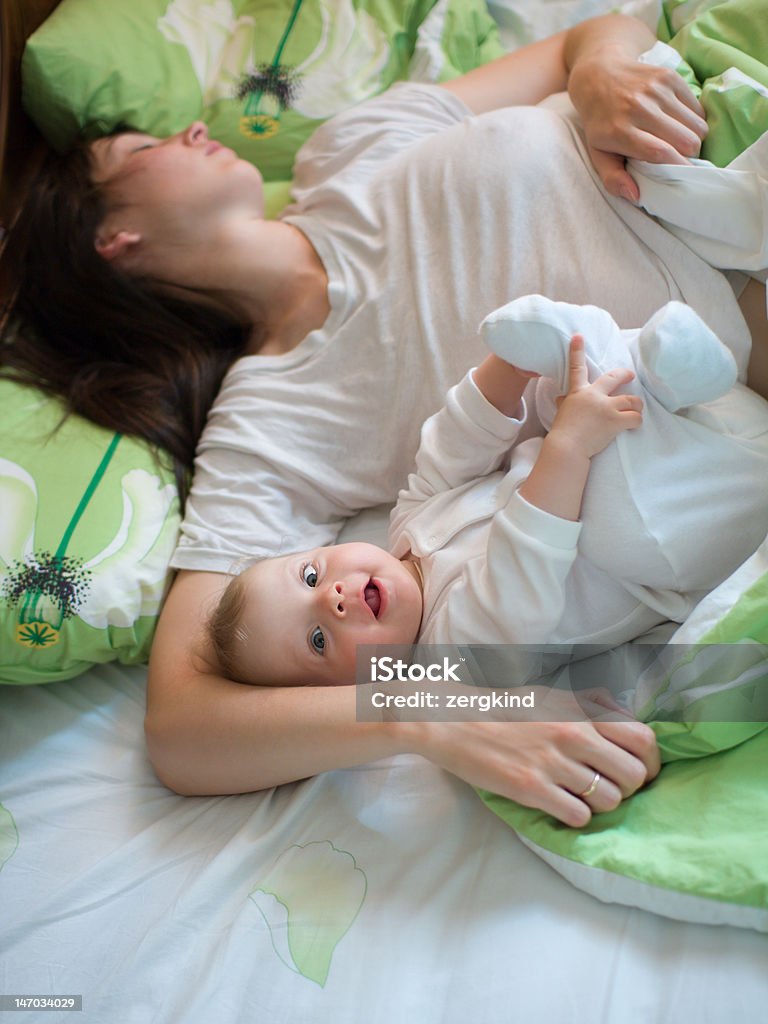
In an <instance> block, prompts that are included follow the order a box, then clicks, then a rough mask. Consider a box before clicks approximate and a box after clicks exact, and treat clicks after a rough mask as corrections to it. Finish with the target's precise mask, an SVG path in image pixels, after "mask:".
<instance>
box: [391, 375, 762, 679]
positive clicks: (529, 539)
mask: <svg viewBox="0 0 768 1024" xmlns="http://www.w3.org/2000/svg"><path fill="white" fill-rule="evenodd" d="M738 400H739V396H738V392H736V393H735V401H737V402H738ZM665 415H666V418H667V420H668V421H669V424H668V425H669V431H670V433H669V440H670V446H671V447H674V442H675V438H674V431H675V424H676V422H678V421H679V423H680V425H681V429H682V430H684V431H685V432H686V443H687V444H689V445H690V429H691V425H690V423H689V422H688V421H687V420H685V419H683V418H682V417H677V416H674V415H672V414H668V413H667V414H665ZM527 417H528V412H527V409H526V407H525V404H524V403H522V404H521V411H520V418H519V419H510V418H508V417H506V416H504V415H503V414H502V413H500V412H499V411H498V410H497V409H496V408H494V407H493V406H492V405H491V404H490V403H489V402H487V401H486V399H485V398H484V397H483V395H482V394H481V393H480V391H479V390H478V389H477V387H476V386H475V384H474V381H473V380H472V377H471V374H468V375H467V376H466V377H465V378H464V379H463V380H462V381H461V383H460V384H458V385H457V386H456V387H454V388H453V389H452V390H451V391H450V392H449V394H448V398H447V401H446V404H445V406H444V407H443V409H441V410H440V411H439V412H438V413H437V414H435V415H434V416H432V417H431V418H430V419H429V420H428V421H427V422H426V423H425V425H424V428H423V430H422V436H421V446H420V448H419V451H418V454H417V457H416V470H415V472H414V473H412V474H411V475H410V477H409V480H408V486H407V488H406V489H405V490H403V491H401V492H400V496H399V499H398V502H397V506H396V508H395V509H394V511H393V513H392V519H391V524H390V542H391V546H392V551H393V553H394V554H395V555H396V556H397V557H403V556H404V555H405V554H406V553H407V552H408V551H409V550H410V551H412V552H413V554H414V555H416V556H417V557H418V558H419V559H420V560H421V568H422V573H423V577H424V615H423V619H422V627H421V631H420V635H419V640H420V642H421V643H425V644H438V643H440V644H525V645H533V644H536V645H541V644H548V645H564V646H565V647H568V646H569V645H575V644H584V645H594V646H593V647H592V650H591V651H590V653H597V651H598V650H600V649H609V648H612V647H615V646H617V645H618V644H621V643H624V642H626V641H628V640H632V639H635V638H637V637H638V636H641V635H642V634H643V633H645V632H647V631H648V630H650V629H651V628H652V627H654V626H656V625H658V624H659V623H661V622H664V621H667V620H672V621H677V622H681V621H683V620H684V619H685V618H686V616H687V615H688V614H689V613H690V611H691V610H692V609H693V607H694V606H695V604H696V603H697V602H698V600H700V599H701V597H702V596H703V594H704V593H705V592H706V590H708V589H709V588H710V587H711V586H714V585H715V584H716V581H715V580H713V578H712V570H711V568H710V567H711V564H712V556H711V553H712V552H713V551H716V550H717V547H718V542H719V538H720V536H721V535H722V532H723V530H724V529H727V530H729V531H734V533H735V534H736V535H738V531H739V530H740V529H741V528H742V526H744V525H746V524H748V523H749V524H751V525H752V526H754V520H755V518H756V517H758V516H762V517H763V520H764V519H765V513H764V512H763V511H762V510H761V509H760V507H759V504H760V502H763V499H764V495H762V494H761V495H758V496H756V497H753V496H752V495H751V494H748V495H744V494H742V495H741V497H740V498H739V499H738V500H736V501H733V500H732V499H731V500H730V501H729V502H723V501H718V500H717V499H718V497H719V496H721V495H723V494H724V495H726V496H728V495H729V488H728V481H727V479H725V480H722V481H721V480H720V479H719V477H718V476H717V475H715V474H712V475H711V479H712V484H711V491H712V498H713V500H712V502H711V503H704V504H702V506H701V508H700V510H699V517H698V519H699V522H698V524H697V527H698V529H697V531H696V535H697V537H698V545H697V546H698V549H699V552H700V557H699V561H698V564H700V566H701V571H700V574H699V575H700V580H701V582H702V588H701V589H693V590H689V591H687V592H682V591H676V590H664V589H662V588H654V587H653V581H652V580H648V584H649V585H648V586H642V585H641V586H638V585H637V584H636V582H634V583H627V582H625V581H623V580H620V579H617V578H614V577H613V576H611V574H610V572H609V571H607V568H606V567H609V566H610V557H607V558H606V560H605V564H604V566H603V567H602V568H601V567H598V566H597V565H596V564H595V562H594V560H590V559H588V558H587V557H585V555H584V554H583V553H582V551H581V544H580V540H581V539H583V531H584V530H585V529H586V528H588V524H582V523H580V522H572V521H569V520H565V519H561V518H559V517H557V516H554V515H551V514H549V513H548V512H545V511H543V510H541V509H539V508H536V507H534V506H533V505H531V504H529V503H528V502H526V501H525V499H523V498H522V497H521V496H520V494H519V493H518V488H519V487H520V485H521V484H522V482H523V481H524V480H525V479H526V477H527V476H528V474H529V473H530V470H531V468H532V467H533V464H534V462H535V460H536V458H537V456H538V453H539V451H540V449H541V444H542V438H541V437H534V438H529V439H528V440H524V441H522V442H521V443H519V444H518V443H516V442H517V441H518V438H519V437H520V435H521V432H522V431H523V429H524V424H525V423H526V420H527ZM640 429H641V430H642V428H640ZM701 429H702V430H704V431H705V434H704V435H702V439H703V443H702V445H701V446H700V449H701V451H700V453H699V454H700V455H702V456H705V455H706V451H707V447H708V446H707V440H706V436H707V434H708V435H709V436H710V437H712V436H714V433H715V432H717V433H719V430H716V431H714V432H713V431H712V430H709V429H708V428H706V427H702V428H701ZM638 433H639V432H638ZM732 447H733V450H732V452H731V455H732V459H731V461H732V463H733V466H734V471H735V472H737V473H738V472H739V469H738V466H737V464H738V463H739V462H740V461H743V459H752V458H753V457H754V453H753V452H752V451H751V448H750V446H747V447H745V446H744V445H743V443H742V442H741V441H740V440H734V443H733V446H732ZM762 447H763V448H765V444H763V445H762ZM596 458H598V459H599V458H600V456H597V457H596ZM640 458H642V448H641V447H638V458H637V459H636V460H635V463H636V464H635V465H634V467H633V469H634V473H633V476H632V480H633V481H635V482H636V481H638V480H640V479H642V478H643V474H642V466H641V465H638V464H637V463H638V460H639V459H640ZM653 458H654V460H655V465H649V467H648V470H649V473H650V472H656V473H658V460H657V457H656V453H655V452H654V453H653ZM691 458H692V459H693V454H692V456H691ZM593 461H594V460H593ZM725 472H726V474H727V467H726V470H725ZM625 483H626V487H627V489H626V492H625V498H626V503H627V509H628V510H629V507H630V505H633V496H632V494H631V493H630V492H629V486H630V485H629V481H625ZM589 487H590V483H589V482H588V484H587V488H589ZM615 497H616V495H615V494H614V495H612V499H613V500H614V501H615ZM596 502H599V496H598V495H595V494H592V495H591V505H592V506H593V507H594V506H595V504H596ZM726 505H727V507H726ZM734 516H735V518H734ZM672 526H673V527H674V524H672ZM690 526H691V521H690V510H688V515H687V516H686V517H685V519H684V521H683V518H682V517H681V529H684V530H685V531H686V533H687V532H688V531H689V529H690ZM600 530H601V532H602V538H601V539H602V543H603V546H604V549H605V551H606V552H607V553H608V554H610V551H611V545H612V543H613V539H612V537H611V535H610V521H609V522H608V523H606V522H605V521H603V522H602V523H601V525H600ZM617 531H619V532H620V533H621V534H622V535H623V531H624V525H623V523H620V522H617ZM667 536H668V538H669V541H670V543H671V544H673V545H674V543H675V536H674V528H672V529H671V531H670V529H668V530H667ZM649 544H653V545H655V544H656V540H655V539H654V538H653V537H652V536H651V535H650V534H644V535H642V536H638V537H637V538H636V545H635V549H634V553H635V560H636V564H637V569H636V572H635V574H634V575H635V580H637V579H638V578H639V579H642V578H643V575H642V573H643V566H644V565H646V564H648V565H651V564H653V563H654V558H652V557H651V555H652V554H655V552H650V550H649V547H648V545H649ZM747 555H748V551H747V552H746V553H742V554H741V555H739V554H737V553H735V554H734V555H733V557H734V558H735V562H734V564H733V565H731V566H722V567H720V566H719V567H718V569H717V573H718V574H719V573H720V572H722V571H725V572H726V574H727V572H728V571H732V570H733V569H735V568H736V567H737V566H738V564H739V561H740V560H741V559H743V558H744V557H747ZM624 564H625V565H626V559H625V560H624ZM705 581H706V585H704V582H705ZM562 660H563V661H565V660H568V656H567V655H564V657H563V659H562ZM517 664H518V667H519V676H518V680H517V681H518V682H520V683H523V682H526V681H527V680H529V679H531V678H534V677H535V676H536V675H538V674H539V669H538V666H539V664H540V663H539V661H537V660H536V659H534V658H533V655H532V654H530V653H529V652H525V651H521V652H520V653H519V657H518V659H517Z"/></svg>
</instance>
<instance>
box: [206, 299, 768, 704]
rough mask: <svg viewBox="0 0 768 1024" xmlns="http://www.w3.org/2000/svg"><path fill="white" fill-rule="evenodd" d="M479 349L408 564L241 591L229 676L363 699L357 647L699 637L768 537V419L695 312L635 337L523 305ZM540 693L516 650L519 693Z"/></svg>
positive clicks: (313, 575) (366, 557) (414, 510)
mask: <svg viewBox="0 0 768 1024" xmlns="http://www.w3.org/2000/svg"><path fill="white" fill-rule="evenodd" d="M481 331H482V333H483V336H484V338H485V340H486V342H487V344H488V346H489V348H490V349H491V350H492V353H493V354H491V355H489V356H488V357H487V358H486V359H485V360H484V361H483V363H482V364H481V365H480V366H479V367H477V368H476V369H474V370H473V371H470V373H469V374H467V376H466V377H465V378H464V379H463V380H462V381H461V382H460V383H459V384H458V385H457V386H456V387H454V388H452V389H451V391H450V392H449V394H448V396H447V401H446V405H445V406H444V407H443V409H441V410H440V411H439V412H438V413H437V414H436V415H435V416H432V417H431V418H430V419H429V420H427V422H426V423H425V424H424V427H423V430H422V435H421V444H420V447H419V451H418V453H417V456H416V469H415V472H414V473H412V474H411V476H410V477H409V480H408V486H407V488H406V489H405V490H403V491H401V493H400V495H399V498H398V502H397V505H396V507H395V509H394V511H393V513H392V518H391V524H390V542H391V553H388V552H386V551H384V550H383V549H381V548H379V547H377V546H375V545H372V544H363V543H351V544H340V545H336V546H329V547H323V548H317V549H315V550H312V551H308V552H304V553H301V554H290V555H286V556H282V557H279V558H274V559H265V560H262V561H259V562H257V563H256V564H253V565H251V566H250V567H249V568H247V569H245V570H244V571H243V572H242V573H241V574H240V575H238V576H235V577H234V578H233V580H232V581H231V582H230V584H229V585H228V587H227V588H226V590H225V592H224V594H223V596H222V598H221V600H220V602H219V605H218V607H217V608H216V610H215V611H214V613H213V615H212V617H211V620H210V623H209V633H210V636H209V639H210V643H211V646H212V648H213V651H214V653H215V656H216V658H217V660H218V662H219V666H220V668H221V669H222V671H223V672H224V673H225V674H226V675H228V676H230V677H231V678H233V679H236V680H239V681H241V682H248V683H258V684H264V685H281V684H282V685H301V684H314V685H329V684H336V683H352V682H354V681H355V662H356V649H357V646H358V645H360V644H366V645H383V644H398V645H403V644H408V645H409V644H412V643H414V642H415V641H416V640H417V639H418V640H419V642H420V643H449V644H481V643H482V644H487V643H494V644H500V643H503V644H519V645H523V644H524V645H536V644H539V645H544V644H552V645H571V644H584V645H590V653H595V652H596V651H597V650H598V649H609V648H613V647H615V646H617V645H619V644H621V643H623V642H625V641H628V640H632V639H635V638H637V637H638V636H640V635H642V634H644V633H646V632H647V631H648V630H649V629H651V628H653V627H654V626H656V625H658V624H659V623H661V622H664V621H668V620H671V621H677V622H680V621H682V620H683V619H685V618H686V617H687V615H688V614H689V612H690V611H691V610H692V608H693V607H694V605H695V604H696V603H697V602H698V601H699V600H700V599H701V597H702V596H703V595H704V594H705V593H707V592H708V591H709V590H711V589H712V588H713V587H715V586H717V585H718V584H719V583H720V582H721V581H722V580H723V579H725V578H726V576H728V575H729V574H730V573H731V572H732V571H733V570H734V569H736V568H737V567H738V565H739V564H740V563H741V562H742V561H743V560H744V559H745V558H747V557H748V556H749V555H750V554H751V553H752V551H753V550H754V549H755V548H756V547H757V545H758V544H759V543H760V542H761V540H762V539H763V538H764V536H765V534H766V532H767V531H768V404H767V403H765V402H764V401H763V400H762V399H760V398H758V397H757V396H756V395H754V394H753V393H752V392H750V391H748V390H747V389H746V388H745V387H743V386H741V385H739V384H737V383H736V376H737V373H736V364H735V362H734V359H733V356H732V355H731V353H730V351H729V349H728V348H726V346H725V345H723V344H722V343H721V342H720V341H719V340H718V339H717V338H716V337H715V336H714V334H712V332H711V331H710V330H709V329H708V328H707V327H706V325H705V324H704V323H703V322H702V321H701V320H700V319H699V317H698V316H697V315H696V314H695V313H694V312H693V311H692V310H691V309H690V308H689V307H687V306H684V305H682V304H681V303H677V302H670V303H668V304H667V305H666V306H664V307H663V308H662V309H661V310H660V311H659V312H658V313H657V314H656V315H655V316H654V317H653V318H652V319H651V320H650V321H649V322H648V323H647V324H646V325H645V326H644V327H643V328H642V329H641V330H635V331H622V330H620V329H619V328H618V327H617V325H616V324H615V322H614V321H613V320H612V318H611V317H610V316H609V315H608V314H607V313H606V312H604V311H603V310H600V309H597V308H595V307H591V306H571V305H567V304H565V303H556V302H551V301H550V300H547V299H544V298H542V297H540V296H527V297H525V298H523V299H519V300H516V301H515V302H512V303H509V304H508V305H507V306H504V307H503V308H502V309H500V310H497V311H496V312H495V313H492V314H491V315H490V316H489V317H488V318H487V319H486V320H485V321H484V322H483V324H482V326H481ZM577 332H579V333H578V334H577ZM581 335H583V337H582V336H581ZM584 339H586V341H585V340H584ZM621 365H625V366H631V367H633V369H615V367H617V366H621ZM532 377H539V378H540V379H538V380H536V381H535V382H534V381H531V378H532ZM524 392H525V396H524V394H523V393H524ZM563 393H565V397H564V398H559V397H558V396H559V395H562V394H563ZM641 424H642V427H641ZM531 434H533V435H535V436H531ZM564 660H567V657H564ZM539 673H540V662H539V661H538V660H537V658H536V657H535V656H534V655H532V654H530V653H527V652H526V649H525V648H522V647H521V648H520V649H519V654H518V656H517V678H516V682H517V683H519V684H522V683H524V682H527V681H530V680H531V679H534V678H536V676H537V675H538V674H539Z"/></svg>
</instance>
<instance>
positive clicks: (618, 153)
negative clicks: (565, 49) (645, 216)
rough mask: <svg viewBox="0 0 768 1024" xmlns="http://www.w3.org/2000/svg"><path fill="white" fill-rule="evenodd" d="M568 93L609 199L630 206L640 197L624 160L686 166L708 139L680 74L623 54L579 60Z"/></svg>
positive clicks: (699, 112) (593, 55)
mask: <svg viewBox="0 0 768 1024" xmlns="http://www.w3.org/2000/svg"><path fill="white" fill-rule="evenodd" d="M568 92H569V94H570V97H571V100H572V102H573V105H574V106H575V107H576V110H577V111H578V113H579V117H580V118H581V122H582V124H583V126H584V132H585V135H586V139H587V145H588V148H589V154H590V157H591V159H592V162H593V164H594V165H595V169H596V170H597V173H598V174H599V175H600V179H601V180H602V182H603V184H604V185H605V187H606V189H607V190H608V192H610V193H611V195H614V196H623V197H624V198H625V199H629V200H630V201H631V202H637V201H638V200H639V198H640V191H639V189H638V187H637V184H636V183H635V181H634V180H633V178H632V177H631V175H630V174H629V173H628V172H627V170H626V167H625V158H627V157H633V158H634V159H637V160H647V161H649V162H650V163H668V164H683V163H687V158H688V157H694V156H698V153H699V149H700V147H701V141H702V139H703V138H704V137H705V135H706V134H707V122H706V121H705V119H704V110H703V108H702V106H701V104H700V103H699V101H698V100H697V99H696V97H695V96H694V95H693V93H692V92H691V90H690V89H689V87H688V85H687V84H686V83H685V81H684V80H683V79H682V78H681V77H680V75H678V74H677V72H675V71H672V70H670V69H669V68H663V67H656V66H654V65H651V64H642V63H640V62H639V61H637V60H635V59H632V58H627V57H626V56H625V55H624V54H623V53H616V52H615V51H611V50H606V51H603V52H602V53H590V54H589V55H588V56H585V57H583V58H582V59H580V60H579V61H578V62H577V63H576V64H574V66H573V67H572V69H571V74H570V78H569V80H568Z"/></svg>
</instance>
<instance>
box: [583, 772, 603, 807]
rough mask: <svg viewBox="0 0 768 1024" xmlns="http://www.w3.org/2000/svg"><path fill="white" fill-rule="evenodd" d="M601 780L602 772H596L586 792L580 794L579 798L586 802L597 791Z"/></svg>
mask: <svg viewBox="0 0 768 1024" xmlns="http://www.w3.org/2000/svg"><path fill="white" fill-rule="evenodd" d="M600 778H601V776H600V772H595V774H594V777H593V779H592V781H591V782H590V784H589V785H588V786H587V788H586V789H585V790H584V792H583V793H579V796H580V797H581V799H582V800H584V799H585V798H586V797H588V796H592V794H593V793H594V792H595V790H596V789H597V784H598V782H599V781H600Z"/></svg>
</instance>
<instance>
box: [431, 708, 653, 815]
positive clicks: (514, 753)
mask: <svg viewBox="0 0 768 1024" xmlns="http://www.w3.org/2000/svg"><path fill="white" fill-rule="evenodd" d="M563 696H565V695H563ZM555 703H557V702H555ZM553 710H555V709H553ZM564 710H565V711H566V713H568V709H567V708H565V709H564ZM582 714H583V713H582ZM420 732H421V735H422V741H421V742H420V743H419V744H418V746H414V747H413V748H412V749H413V750H414V752H418V753H422V754H423V755H424V756H428V757H429V759H430V760H432V761H434V762H435V763H436V764H439V765H441V766H442V767H443V768H446V769H447V770H448V771H450V772H452V773H453V774H454V775H457V776H458V777H459V778H461V779H464V781H466V782H468V783H470V784H471V785H473V786H480V787H481V788H483V789H488V790H490V791H491V792H493V793H498V794H500V795H501V796H505V797H507V798H509V799H510V800H515V801H517V802H518V803H520V804H523V805H525V806H526V807H535V808H538V809H539V810H542V811H544V812H546V813H547V814H551V815H553V816H554V817H555V818H557V819H558V820H559V821H562V822H563V823H564V824H566V825H570V826H573V827H578V826H582V825H585V824H586V823H587V822H588V821H589V819H590V817H591V815H592V812H593V811H598V812H599V811H608V810H612V809H613V808H614V807H617V806H618V804H619V803H620V801H621V799H622V798H624V797H627V796H629V795H630V794H632V793H634V792H635V791H636V790H637V789H639V787H640V786H642V785H643V783H644V782H645V781H646V780H647V779H649V778H653V777H654V775H655V774H656V773H657V772H658V770H659V756H658V750H657V748H656V740H655V737H654V735H653V732H652V731H651V730H650V729H649V728H648V727H647V726H645V725H642V724H641V723H639V722H635V721H627V720H624V721H611V722H603V721H600V722H585V721H583V720H581V721H576V720H571V721H526V722H450V723H447V722H446V723H436V722H432V723H421V725H420ZM596 772H598V773H599V775H600V778H599V780H598V781H597V785H595V786H594V788H593V789H592V790H591V791H590V792H588V791H589V790H590V787H591V786H592V782H593V781H594V779H595V773H596Z"/></svg>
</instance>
